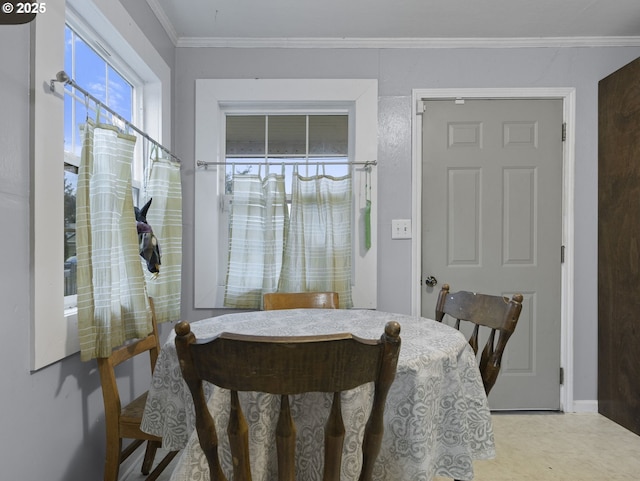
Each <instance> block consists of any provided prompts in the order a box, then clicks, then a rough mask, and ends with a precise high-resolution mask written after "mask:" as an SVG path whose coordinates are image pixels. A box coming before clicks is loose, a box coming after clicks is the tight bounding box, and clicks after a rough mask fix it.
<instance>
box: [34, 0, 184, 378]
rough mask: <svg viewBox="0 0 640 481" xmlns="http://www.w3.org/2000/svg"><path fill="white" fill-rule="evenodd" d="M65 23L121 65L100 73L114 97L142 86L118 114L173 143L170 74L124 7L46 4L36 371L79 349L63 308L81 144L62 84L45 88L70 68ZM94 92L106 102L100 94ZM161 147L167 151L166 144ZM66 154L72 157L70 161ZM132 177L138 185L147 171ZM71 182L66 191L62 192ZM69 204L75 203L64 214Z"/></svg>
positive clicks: (37, 77)
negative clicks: (72, 130) (69, 125)
mask: <svg viewBox="0 0 640 481" xmlns="http://www.w3.org/2000/svg"><path fill="white" fill-rule="evenodd" d="M98 4H99V6H98ZM67 24H68V25H69V26H70V27H71V29H72V30H73V31H75V32H76V33H77V34H78V35H80V36H82V38H83V40H84V42H85V43H86V44H87V45H90V46H91V48H92V49H93V50H94V53H99V55H97V57H94V59H93V61H95V62H96V64H97V65H98V66H99V65H101V64H100V62H104V60H103V59H104V58H105V57H106V58H108V59H110V61H109V63H110V64H112V65H114V66H116V68H115V69H112V70H111V71H109V70H108V68H106V67H104V63H102V67H99V68H98V71H99V72H102V73H104V75H105V79H106V78H108V79H109V81H108V82H107V86H108V87H110V88H112V89H113V91H112V92H111V93H112V94H113V93H115V91H116V89H119V88H121V87H126V84H127V82H124V83H122V81H121V80H120V79H119V78H118V76H119V77H120V78H121V79H122V80H124V79H125V78H126V79H128V80H129V81H130V82H131V81H133V83H134V84H135V82H137V81H139V82H140V85H142V86H143V88H140V89H136V88H134V89H133V90H134V92H133V94H132V97H131V99H130V100H129V99H127V97H126V96H125V97H121V98H120V101H122V102H123V103H122V104H120V105H119V106H117V107H115V108H117V109H120V108H121V105H123V104H126V105H130V109H131V115H132V116H133V117H134V118H133V120H134V122H137V121H138V120H137V119H135V113H136V112H138V111H140V110H142V111H144V114H145V115H144V123H143V124H139V123H138V124H136V125H137V126H138V127H140V128H141V129H143V130H144V131H146V132H147V133H149V135H150V136H151V137H153V138H155V139H157V140H158V141H162V140H163V137H164V138H165V139H169V138H170V125H171V122H170V116H171V109H170V92H171V82H170V79H171V71H170V68H169V66H168V65H167V64H166V63H165V61H164V60H163V59H162V57H161V56H160V54H159V53H158V52H157V51H156V50H155V49H154V48H153V46H152V44H151V43H150V42H149V40H148V39H147V38H146V37H145V36H144V34H143V33H142V31H141V30H140V29H139V28H138V27H137V25H136V24H135V22H134V21H133V19H132V18H131V17H130V16H129V14H128V12H127V11H126V9H125V8H124V7H123V6H122V4H121V3H120V2H97V1H96V0H66V1H64V2H52V3H51V4H47V14H46V15H38V16H37V17H36V19H35V20H34V22H33V23H32V27H33V31H32V38H33V42H32V48H33V52H34V54H33V55H32V62H33V68H32V71H31V76H32V79H33V85H32V88H31V92H32V99H31V104H32V105H33V111H32V113H33V122H32V131H31V139H32V142H33V148H32V162H33V167H32V189H31V192H32V194H31V195H32V202H31V205H32V209H33V215H32V219H33V220H32V233H31V235H32V242H33V249H32V259H31V263H32V265H33V266H34V267H33V308H32V322H33V325H32V329H31V335H32V349H31V368H32V369H33V370H36V369H40V368H42V367H44V366H47V365H49V364H51V363H53V362H56V361H58V360H60V359H62V358H64V357H66V356H69V355H71V354H73V353H75V352H78V350H79V343H78V330H77V316H76V315H75V309H72V308H71V309H65V303H66V302H67V301H69V304H73V302H71V301H72V300H73V295H71V296H65V277H64V275H63V269H61V266H63V265H64V264H65V260H67V259H69V257H72V255H71V254H72V252H73V246H72V245H71V244H73V240H74V239H73V233H72V229H71V230H70V231H68V232H67V233H66V234H65V230H66V229H65V222H64V221H63V219H66V221H67V223H68V224H73V216H72V214H71V213H72V211H73V208H72V207H71V205H70V204H72V203H73V188H74V187H73V186H74V184H73V182H74V180H73V176H74V172H75V170H76V167H77V160H74V156H77V154H78V152H77V150H76V148H77V145H79V144H76V140H77V138H73V137H72V136H71V137H70V136H65V135H66V134H67V131H66V130H65V122H64V119H65V102H66V101H67V100H66V99H65V97H66V95H64V93H63V92H62V86H61V84H56V85H55V91H54V92H51V91H50V89H49V88H43V87H42V86H43V85H45V86H48V85H49V82H50V79H52V78H54V77H55V75H56V73H57V72H58V71H60V70H63V69H64V70H65V71H66V70H71V68H72V67H71V66H70V65H68V64H67V63H66V62H65V47H66V43H65V41H66V40H67V41H68V40H69V37H67V35H69V32H68V31H67V30H66V28H67ZM89 26H91V27H90V28H89ZM83 48H84V47H83ZM87 53H89V52H87ZM101 56H102V59H101V58H100V57H101ZM134 72H135V74H134ZM69 74H71V72H69ZM107 75H108V77H107ZM77 80H78V84H79V85H81V86H82V87H84V88H86V89H87V90H90V89H91V85H87V84H83V82H89V80H90V79H89V78H87V77H85V79H84V80H80V79H79V78H77ZM105 81H106V80H105ZM130 86H131V85H130ZM134 87H135V85H134ZM90 91H91V92H92V94H96V96H97V97H99V96H100V95H98V94H99V93H100V92H99V91H97V90H95V91H92V90H90ZM100 94H102V93H100ZM101 98H104V99H105V102H107V101H114V100H116V98H114V97H113V96H112V95H110V97H109V100H107V97H101ZM83 106H84V100H82V101H78V102H77V105H76V107H77V109H76V110H77V111H76V112H75V115H76V116H82V115H84V114H83V113H82V109H83ZM63 137H65V141H66V142H68V143H67V145H66V148H63V142H62V139H63ZM163 143H164V144H165V145H167V146H169V145H168V144H169V143H168V142H167V141H165V142H163ZM74 146H75V147H74ZM65 150H67V152H68V154H69V155H65ZM140 168H141V167H140ZM134 175H135V176H136V177H137V178H138V179H140V178H141V177H142V171H141V170H140V171H138V172H136V173H135V174H134ZM65 176H66V178H67V181H66V183H67V188H66V190H65V189H64V187H63V186H64V182H63V179H64V178H65ZM56 179H58V180H57V181H56ZM65 192H66V195H65ZM65 201H66V202H67V204H69V205H67V209H66V213H65ZM69 227H72V226H71V225H70V226H69ZM65 244H66V247H65ZM70 262H71V261H70ZM70 269H71V267H69V270H70ZM71 282H72V281H69V283H71ZM68 289H72V286H68ZM67 292H69V290H68V291H67ZM66 307H68V306H66Z"/></svg>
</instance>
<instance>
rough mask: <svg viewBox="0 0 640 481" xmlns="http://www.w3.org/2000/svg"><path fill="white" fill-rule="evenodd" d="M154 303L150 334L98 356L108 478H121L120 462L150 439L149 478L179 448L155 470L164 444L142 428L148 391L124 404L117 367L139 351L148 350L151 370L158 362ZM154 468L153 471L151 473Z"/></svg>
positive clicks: (145, 468) (145, 469)
mask: <svg viewBox="0 0 640 481" xmlns="http://www.w3.org/2000/svg"><path fill="white" fill-rule="evenodd" d="M149 301H150V304H151V313H152V315H151V318H152V324H153V329H152V331H151V332H150V333H149V335H148V336H146V337H145V338H142V339H137V340H135V341H133V342H128V343H126V344H124V345H123V346H120V347H118V348H116V349H114V350H113V351H112V352H111V355H110V356H109V357H101V358H98V359H97V361H98V370H99V372H100V383H101V384H102V397H103V400H104V412H105V424H106V434H107V446H106V449H107V452H106V458H105V466H104V481H118V473H119V471H120V464H121V463H122V462H123V461H124V460H125V459H127V458H128V457H129V456H131V454H133V453H134V452H135V451H136V449H138V447H140V446H141V445H142V444H143V443H144V442H145V441H147V447H146V451H145V455H144V461H143V463H142V474H144V475H149V476H148V477H147V478H146V479H147V481H153V480H155V479H157V478H158V476H159V475H160V473H162V471H163V470H164V469H165V468H166V467H167V465H168V464H169V463H170V462H171V460H172V459H173V457H174V456H175V455H176V454H177V451H172V452H169V453H168V454H167V455H166V456H165V457H164V458H163V459H162V461H161V462H160V463H159V464H158V466H156V468H155V469H154V470H153V471H151V467H152V466H153V460H154V458H155V454H156V451H157V449H158V448H159V447H160V446H161V445H162V438H159V437H157V436H152V435H150V434H147V433H145V432H143V431H142V430H141V429H140V423H141V421H142V414H143V412H144V407H145V403H146V402H147V392H145V393H144V394H142V395H140V396H139V397H137V398H136V399H134V400H133V401H131V402H130V403H129V404H127V405H125V406H122V402H121V400H120V394H119V392H118V384H117V383H116V374H115V367H116V366H118V365H120V364H122V363H123V362H125V361H129V360H132V359H133V358H134V357H136V356H138V355H144V354H148V355H149V358H150V362H151V372H153V369H154V368H155V365H156V360H157V358H158V353H159V351H160V342H159V340H158V326H157V323H156V316H155V311H154V309H153V300H152V299H149ZM123 439H133V440H134V441H132V442H131V443H130V444H129V445H128V446H127V447H126V448H125V449H122V440H123ZM150 471H151V473H149V472H150Z"/></svg>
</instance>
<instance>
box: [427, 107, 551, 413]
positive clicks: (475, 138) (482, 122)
mask: <svg viewBox="0 0 640 481" xmlns="http://www.w3.org/2000/svg"><path fill="white" fill-rule="evenodd" d="M424 107H425V108H424V114H423V123H422V125H423V138H422V156H423V157H422V172H423V179H422V182H423V184H422V279H423V286H422V290H421V292H422V315H423V316H425V317H431V318H432V317H433V315H434V308H435V302H436V298H437V295H438V291H439V290H440V287H441V285H442V284H444V283H447V284H449V285H450V286H451V290H452V291H457V290H470V291H477V292H483V293H487V294H502V295H504V296H509V297H510V296H511V295H512V294H513V293H516V292H521V293H522V294H523V296H524V302H523V310H522V314H521V316H520V320H519V322H518V326H517V328H516V332H515V334H514V336H513V337H512V338H511V340H510V341H509V345H508V346H507V351H506V353H505V357H504V358H503V363H502V371H501V373H500V376H499V378H498V381H497V383H496V385H495V386H494V388H493V390H492V391H491V395H490V397H489V404H490V407H491V409H541V410H556V409H559V407H560V341H561V339H560V334H561V322H560V321H561V249H562V172H563V168H562V163H563V148H562V122H563V101H562V100H561V99H533V100H529V99H515V100H466V101H464V102H461V101H457V102H454V101H453V100H432V101H424ZM427 278H433V279H431V280H432V282H437V284H435V285H434V286H433V287H429V286H426V285H425V284H424V280H425V279H427Z"/></svg>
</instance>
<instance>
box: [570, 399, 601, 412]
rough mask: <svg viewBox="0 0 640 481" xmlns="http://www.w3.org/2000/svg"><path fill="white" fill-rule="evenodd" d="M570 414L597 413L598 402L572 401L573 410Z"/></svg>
mask: <svg viewBox="0 0 640 481" xmlns="http://www.w3.org/2000/svg"><path fill="white" fill-rule="evenodd" d="M571 412H574V413H597V412H598V401H596V400H592V401H590V400H583V401H576V400H574V401H573V410H572V411H571Z"/></svg>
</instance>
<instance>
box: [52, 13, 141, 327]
mask: <svg viewBox="0 0 640 481" xmlns="http://www.w3.org/2000/svg"><path fill="white" fill-rule="evenodd" d="M67 28H68V29H70V30H71V32H72V34H73V35H72V42H76V41H77V40H76V37H77V39H79V40H80V41H82V42H83V44H84V45H85V46H86V47H88V48H89V49H91V50H92V51H93V52H94V54H95V55H96V56H97V57H99V58H100V59H102V61H104V63H105V65H106V66H108V67H109V68H111V69H113V70H115V71H116V72H117V73H118V74H119V75H120V76H121V78H122V79H123V80H125V81H126V82H127V83H128V84H129V86H130V87H131V105H130V109H131V118H129V119H127V120H128V121H129V122H131V123H132V124H134V125H142V124H143V123H144V117H143V115H144V109H143V107H142V91H143V90H144V83H143V82H142V80H141V79H140V77H138V75H137V74H135V72H134V71H133V69H132V68H131V67H130V66H129V65H128V64H127V63H126V62H125V61H123V60H122V58H121V57H120V56H119V55H118V53H117V52H115V51H110V50H107V49H106V48H105V47H104V45H103V43H104V40H102V39H101V38H100V35H98V34H97V32H95V31H94V30H93V29H92V28H91V26H89V25H87V24H86V23H85V22H84V21H83V20H82V19H81V18H79V17H78V15H77V14H75V13H74V12H73V10H70V9H69V10H67V14H66V21H65V32H66V29H67ZM66 42H67V38H66V34H65V43H66ZM101 52H102V53H101ZM72 57H73V60H72V65H73V66H74V67H75V66H77V57H76V52H75V45H74V46H73V47H72ZM65 63H66V48H65ZM67 74H68V75H69V76H70V77H72V78H74V74H73V72H70V71H67ZM108 85H109V81H108V79H107V86H106V87H105V92H106V95H107V96H108V93H109V87H108ZM63 88H64V89H65V94H64V101H65V102H66V100H67V99H69V98H70V97H73V100H74V101H75V102H83V101H84V100H83V98H82V97H84V96H83V94H82V93H78V92H75V93H74V95H73V96H72V94H71V93H70V92H69V91H70V90H72V89H73V87H71V86H69V85H65V86H64V87H63ZM88 108H89V111H91V112H93V115H92V118H94V119H95V115H96V112H97V109H96V105H95V102H93V101H89V106H88ZM72 111H73V112H74V113H75V111H74V104H73V103H72ZM120 113H121V112H120ZM64 117H65V119H64V122H65V127H66V114H65V116H64ZM110 117H111V115H110V114H109V113H108V112H106V111H105V112H103V113H102V114H101V118H102V119H104V120H105V121H106V122H107V123H109V121H110ZM125 119H126V117H125ZM71 122H72V123H74V124H75V125H72V126H71V128H72V129H73V130H74V131H75V132H74V133H73V134H72V138H74V136H81V133H80V132H79V129H77V126H78V125H79V124H80V123H82V122H83V121H80V120H79V119H77V118H75V117H72V119H71ZM65 135H66V133H65ZM80 141H81V139H80ZM74 147H75V142H73V141H72V142H71V148H72V149H74ZM146 163H147V159H144V158H143V153H142V147H141V143H140V142H136V146H135V151H134V160H133V172H132V187H133V189H134V192H137V193H139V192H140V190H141V188H142V185H143V172H144V169H145V167H146V165H145V164H146ZM64 164H65V168H66V165H67V164H68V165H71V166H74V167H76V168H78V167H80V155H77V154H76V153H75V152H74V151H71V152H69V151H67V150H66V149H65V150H64ZM135 198H136V196H134V199H135ZM64 305H65V317H67V319H70V318H73V317H75V316H77V294H72V295H65V296H64ZM75 322H77V321H75V320H74V323H75Z"/></svg>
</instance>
